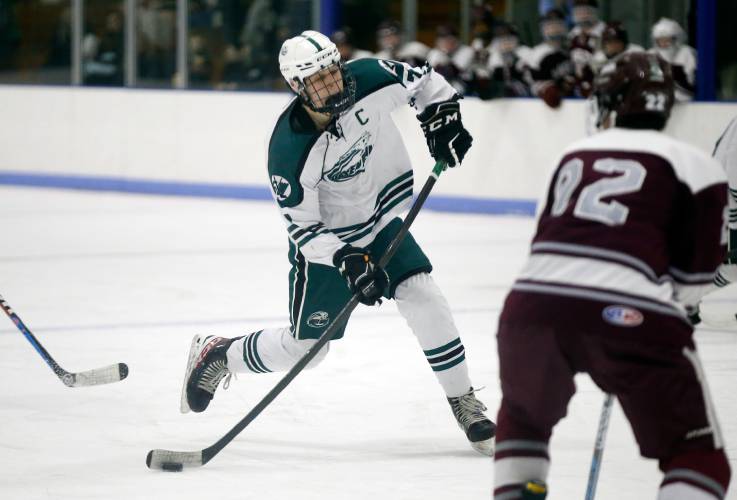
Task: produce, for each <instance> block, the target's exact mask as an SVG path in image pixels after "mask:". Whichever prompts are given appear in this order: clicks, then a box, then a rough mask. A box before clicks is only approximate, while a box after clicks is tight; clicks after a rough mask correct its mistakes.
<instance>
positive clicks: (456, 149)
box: [417, 100, 473, 167]
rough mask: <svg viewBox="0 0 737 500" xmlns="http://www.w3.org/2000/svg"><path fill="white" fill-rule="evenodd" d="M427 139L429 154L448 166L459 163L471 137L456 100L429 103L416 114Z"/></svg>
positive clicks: (471, 139) (464, 154)
mask: <svg viewBox="0 0 737 500" xmlns="http://www.w3.org/2000/svg"><path fill="white" fill-rule="evenodd" d="M417 119H418V120H420V123H421V124H422V131H423V132H424V133H425V139H427V146H428V148H430V154H431V155H432V157H433V158H435V160H436V161H444V162H445V163H447V164H448V166H449V167H455V166H456V165H460V164H461V162H462V161H463V157H464V156H466V152H467V151H468V150H469V148H470V147H471V142H472V141H473V138H472V137H471V134H469V133H468V130H466V129H465V128H463V124H462V123H461V107H460V106H459V105H458V101H457V100H451V101H443V102H439V103H435V104H431V105H429V106H428V107H427V108H425V111H423V112H422V113H420V114H419V115H417Z"/></svg>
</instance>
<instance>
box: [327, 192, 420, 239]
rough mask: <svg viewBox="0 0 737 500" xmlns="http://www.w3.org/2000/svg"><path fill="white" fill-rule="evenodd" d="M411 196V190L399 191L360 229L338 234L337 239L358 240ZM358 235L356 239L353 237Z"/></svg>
mask: <svg viewBox="0 0 737 500" xmlns="http://www.w3.org/2000/svg"><path fill="white" fill-rule="evenodd" d="M411 196H412V188H411V187H410V188H408V189H407V188H405V189H404V190H403V191H399V192H398V193H397V196H396V197H392V198H387V200H389V201H388V202H387V203H386V204H383V205H382V206H381V207H379V210H378V211H377V212H374V214H373V215H372V216H371V217H370V218H369V220H368V221H366V222H365V223H364V224H363V225H362V227H360V228H358V229H355V230H353V231H349V232H347V233H342V234H338V237H339V238H340V239H344V240H346V241H355V240H356V239H360V238H362V237H364V236H365V235H367V234H368V233H370V232H371V230H372V229H373V227H374V226H375V225H376V223H377V222H378V221H379V219H381V218H382V217H383V216H384V215H386V214H387V213H388V212H389V211H390V210H391V209H392V208H394V207H395V206H397V204H398V203H400V202H402V201H403V200H405V199H407V198H409V197H411ZM359 231H360V232H359ZM356 235H358V238H356V237H355V236H356Z"/></svg>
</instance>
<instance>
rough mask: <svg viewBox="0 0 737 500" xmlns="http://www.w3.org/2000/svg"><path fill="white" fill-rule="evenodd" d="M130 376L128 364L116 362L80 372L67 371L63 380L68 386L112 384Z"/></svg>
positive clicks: (62, 377)
mask: <svg viewBox="0 0 737 500" xmlns="http://www.w3.org/2000/svg"><path fill="white" fill-rule="evenodd" d="M127 376H128V365H126V364H125V363H115V364H114V365H110V366H103V367H101V368H95V369H94V370H87V371H84V372H79V373H68V372H67V373H66V374H65V375H62V376H61V377H60V378H61V381H62V382H64V385H66V386H67V387H87V386H90V385H103V384H112V383H113V382H120V381H121V380H123V379H124V378H126V377H127Z"/></svg>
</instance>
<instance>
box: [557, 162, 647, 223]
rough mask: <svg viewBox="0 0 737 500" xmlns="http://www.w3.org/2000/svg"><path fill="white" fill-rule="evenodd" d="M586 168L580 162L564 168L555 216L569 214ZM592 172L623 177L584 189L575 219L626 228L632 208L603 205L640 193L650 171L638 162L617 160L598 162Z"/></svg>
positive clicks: (561, 174)
mask: <svg viewBox="0 0 737 500" xmlns="http://www.w3.org/2000/svg"><path fill="white" fill-rule="evenodd" d="M582 167H583V162H582V161H581V160H579V159H577V158H574V159H572V160H570V161H568V162H566V163H565V164H564V165H563V166H562V167H561V169H560V173H559V174H558V180H557V181H556V183H555V187H554V197H555V199H554V201H553V207H552V208H551V210H550V214H551V215H552V216H554V217H557V216H560V215H562V214H563V213H564V212H565V211H566V208H567V207H568V203H569V201H570V198H571V195H572V194H573V192H574V191H575V190H576V188H577V187H578V184H579V183H580V182H581V178H582V170H583V168H582ZM591 168H593V169H594V170H595V171H597V172H601V173H605V174H620V175H617V176H616V177H604V178H603V179H599V180H598V181H596V182H594V183H592V184H590V185H588V186H586V187H585V188H583V190H581V194H580V195H579V196H578V200H577V201H576V206H575V208H574V209H573V215H574V216H575V217H578V218H581V219H588V220H594V221H597V222H601V223H602V224H606V225H608V226H620V225H622V224H624V223H625V222H626V221H627V216H628V215H629V211H630V210H629V208H627V207H626V206H625V205H623V204H622V203H620V202H618V201H616V200H611V201H603V199H604V198H610V197H613V196H617V195H620V194H627V193H634V192H637V191H639V190H640V189H641V188H642V184H643V183H644V182H645V176H646V175H647V170H645V167H643V166H642V165H641V164H640V163H639V162H637V161H634V160H619V159H615V158H602V159H601V160H596V161H595V162H594V164H593V165H592V167H591Z"/></svg>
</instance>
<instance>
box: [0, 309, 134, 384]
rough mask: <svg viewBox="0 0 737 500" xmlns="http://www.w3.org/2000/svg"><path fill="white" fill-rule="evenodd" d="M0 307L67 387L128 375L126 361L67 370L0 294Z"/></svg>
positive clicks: (96, 382)
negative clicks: (89, 368) (80, 369)
mask: <svg viewBox="0 0 737 500" xmlns="http://www.w3.org/2000/svg"><path fill="white" fill-rule="evenodd" d="M0 309H2V310H3V311H5V314H7V315H8V317H9V318H10V320H11V321H12V322H13V323H14V324H15V326H16V327H17V328H18V330H19V331H20V332H21V333H22V334H23V336H24V337H25V338H26V340H28V342H30V343H31V345H32V346H33V348H34V349H35V350H36V352H37V353H38V354H39V355H40V356H41V358H43V360H44V362H46V364H47V365H49V368H51V369H52V370H53V371H54V374H55V375H56V376H57V377H59V380H61V381H62V383H63V384H64V385H65V386H67V387H87V386H90V385H102V384H110V383H113V382H120V381H121V380H123V379H124V378H125V377H127V376H128V365H126V364H125V363H116V364H114V365H110V366H104V367H102V368H95V369H94V370H87V371H84V372H79V373H72V372H68V371H66V370H65V369H64V368H62V367H61V366H59V363H57V362H56V360H55V359H54V358H53V357H51V354H49V352H48V351H47V350H46V348H45V347H44V346H42V345H41V342H39V341H38V339H37V338H36V337H35V336H34V335H33V333H32V332H31V330H30V329H29V328H28V327H27V326H26V324H25V323H23V320H22V319H20V317H19V316H18V315H17V314H16V313H15V311H13V308H11V307H10V305H8V303H7V302H6V301H5V299H4V298H3V297H2V295H0Z"/></svg>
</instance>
